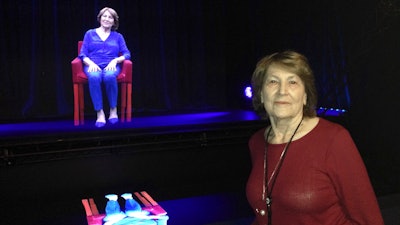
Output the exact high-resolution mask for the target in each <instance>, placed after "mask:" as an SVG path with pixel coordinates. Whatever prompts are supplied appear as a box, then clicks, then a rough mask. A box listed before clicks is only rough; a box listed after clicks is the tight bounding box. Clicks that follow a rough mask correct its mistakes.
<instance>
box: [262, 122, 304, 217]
mask: <svg viewBox="0 0 400 225" xmlns="http://www.w3.org/2000/svg"><path fill="white" fill-rule="evenodd" d="M302 122H303V117H302V118H301V120H300V123H299V124H298V125H297V127H296V129H295V130H294V132H293V134H292V136H291V137H290V139H289V142H288V143H287V144H286V145H285V148H284V149H283V151H282V154H281V156H280V158H279V161H278V163H277V165H276V166H275V168H274V170H273V171H272V174H271V177H270V178H269V179H268V182H267V183H265V180H266V178H267V176H268V167H267V146H268V137H269V134H270V132H271V130H272V127H270V129H269V130H268V133H267V137H266V140H265V153H264V173H265V174H264V185H263V186H264V188H263V196H262V197H263V199H264V198H265V192H266V195H267V197H266V198H265V202H266V204H267V210H268V225H271V223H272V222H271V218H272V210H271V204H272V198H271V195H272V190H273V188H274V186H275V181H276V179H277V177H278V174H279V171H280V169H281V167H282V164H283V161H284V159H285V156H286V152H287V150H288V149H289V145H290V144H291V143H292V140H293V138H294V135H295V134H296V133H297V130H298V129H299V127H300V125H301V123H302ZM270 182H272V183H271V189H269V186H270V185H269V184H270Z"/></svg>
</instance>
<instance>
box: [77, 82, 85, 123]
mask: <svg viewBox="0 0 400 225" xmlns="http://www.w3.org/2000/svg"><path fill="white" fill-rule="evenodd" d="M78 85H79V88H78V89H79V120H80V124H81V125H83V124H85V96H84V92H83V84H78Z"/></svg>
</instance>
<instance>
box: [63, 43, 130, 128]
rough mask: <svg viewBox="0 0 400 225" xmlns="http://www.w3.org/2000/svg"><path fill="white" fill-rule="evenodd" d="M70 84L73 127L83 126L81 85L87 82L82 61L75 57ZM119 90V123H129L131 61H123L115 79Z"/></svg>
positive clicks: (79, 45)
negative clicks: (71, 87) (72, 98)
mask: <svg viewBox="0 0 400 225" xmlns="http://www.w3.org/2000/svg"><path fill="white" fill-rule="evenodd" d="M82 43H83V41H79V42H78V54H79V53H80V50H81V47H82ZM71 66H72V82H73V88H74V125H75V126H78V125H82V124H84V121H85V119H84V108H85V103H84V91H83V85H84V84H86V83H87V82H88V79H87V77H86V74H85V73H84V72H83V63H82V60H81V59H79V58H78V57H76V58H75V59H74V60H72V62H71ZM117 81H118V83H119V84H120V90H121V103H120V104H121V110H120V115H121V116H120V120H121V122H130V121H131V119H132V61H131V60H124V62H123V63H122V68H121V73H120V74H119V75H118V77H117Z"/></svg>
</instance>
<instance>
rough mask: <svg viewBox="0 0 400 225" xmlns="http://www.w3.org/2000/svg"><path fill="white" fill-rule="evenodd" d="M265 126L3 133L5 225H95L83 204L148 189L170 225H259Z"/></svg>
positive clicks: (136, 121)
mask: <svg viewBox="0 0 400 225" xmlns="http://www.w3.org/2000/svg"><path fill="white" fill-rule="evenodd" d="M331 119H333V120H337V121H338V122H343V121H341V119H342V118H339V117H331ZM265 123H266V122H264V121H261V120H260V119H259V117H258V116H257V115H256V114H255V113H254V112H253V111H247V110H232V111H218V112H201V113H185V114H184V113H182V114H169V115H166V114H163V115H161V114H160V115H154V114H153V115H139V114H133V118H132V121H131V122H129V123H119V124H116V125H110V124H107V125H106V126H105V127H103V128H96V127H94V118H88V119H87V120H86V121H85V125H82V126H74V125H73V120H72V118H71V119H66V120H57V121H55V120H46V121H35V122H19V123H13V124H0V150H1V155H0V156H1V158H0V160H1V163H0V170H1V173H0V175H1V177H0V178H1V179H2V180H1V184H2V189H1V192H2V193H1V194H0V198H1V199H0V201H1V206H0V211H1V212H3V213H5V214H6V216H3V219H0V222H1V224H5V225H8V224H13V225H18V224H24V225H25V224H29V222H32V224H41V225H51V224H57V225H63V224H65V225H68V224H71V225H72V224H74V225H86V219H85V211H84V208H83V206H82V205H81V203H80V198H81V197H95V199H97V200H98V203H99V204H98V206H99V210H100V211H103V212H104V201H105V200H104V197H103V194H107V192H108V191H109V192H116V193H117V194H118V193H119V192H121V191H126V190H130V191H138V190H143V189H145V190H148V191H149V192H150V193H153V194H152V195H153V196H155V197H156V200H159V203H160V204H161V205H162V206H163V207H164V208H165V209H166V210H167V212H168V215H169V217H170V219H169V221H168V224H169V225H247V224H250V221H251V220H252V212H251V211H250V210H249V208H248V205H247V201H246V199H245V194H244V189H243V184H244V183H245V181H246V176H247V173H248V166H249V165H248V164H247V163H248V159H247V155H248V153H247V151H246V150H245V149H246V145H247V140H248V137H249V135H250V134H251V133H253V132H254V131H255V130H257V129H259V128H260V127H263V126H265ZM226 146H228V147H226ZM227 155H229V156H230V157H226V156H227ZM148 162H151V163H150V164H149V163H148ZM105 165H107V166H111V167H112V168H113V169H112V170H107V169H106V167H107V166H105ZM138 168H144V169H143V170H141V169H138ZM116 174H117V175H116ZM127 179H129V181H127ZM119 194H121V193H119ZM24 201H27V203H26V202H25V203H24ZM379 201H380V205H381V209H382V212H383V214H384V218H385V222H386V225H392V224H393V225H394V224H399V223H398V221H400V218H399V215H400V205H399V201H400V197H399V195H398V194H393V195H392V194H391V195H385V196H379ZM22 215H25V216H26V215H29V216H30V217H31V219H27V218H23V217H24V216H22ZM27 221H28V223H27Z"/></svg>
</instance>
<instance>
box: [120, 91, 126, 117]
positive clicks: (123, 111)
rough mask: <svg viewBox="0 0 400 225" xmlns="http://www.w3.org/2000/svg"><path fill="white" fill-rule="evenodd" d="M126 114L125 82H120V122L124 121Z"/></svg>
mask: <svg viewBox="0 0 400 225" xmlns="http://www.w3.org/2000/svg"><path fill="white" fill-rule="evenodd" d="M125 116H126V83H121V122H125Z"/></svg>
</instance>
